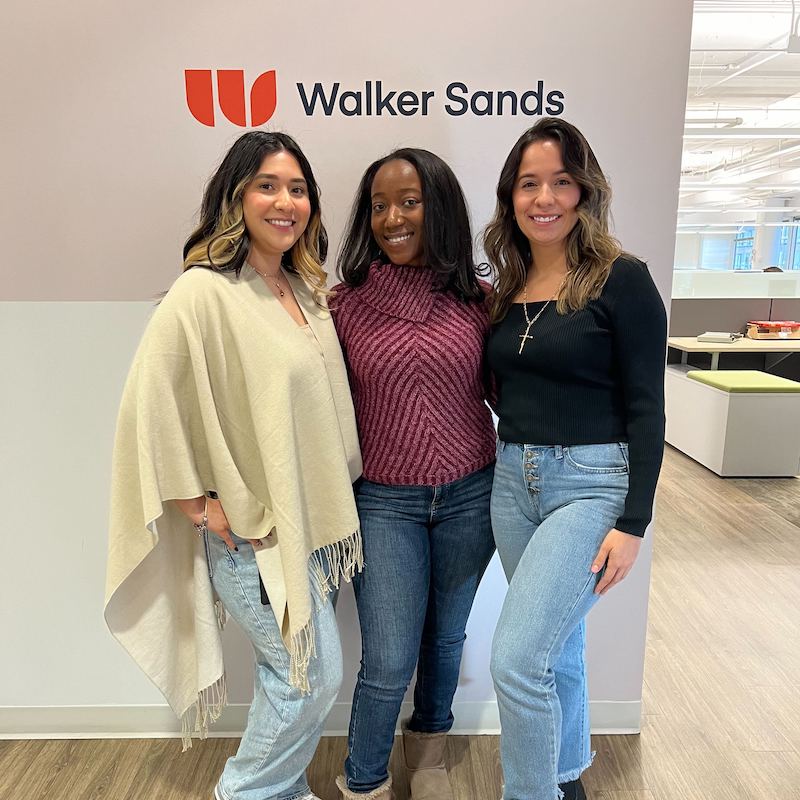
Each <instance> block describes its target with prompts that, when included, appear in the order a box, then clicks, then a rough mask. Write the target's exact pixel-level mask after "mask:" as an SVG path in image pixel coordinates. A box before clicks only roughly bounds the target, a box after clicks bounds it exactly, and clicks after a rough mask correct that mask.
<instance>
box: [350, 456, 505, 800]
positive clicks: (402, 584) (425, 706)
mask: <svg viewBox="0 0 800 800" xmlns="http://www.w3.org/2000/svg"><path fill="white" fill-rule="evenodd" d="M493 471H494V470H493V465H489V466H488V467H485V468H484V469H481V470H478V471H477V472H473V473H472V474H471V475H467V476H466V477H464V478H461V479H460V480H457V481H453V482H452V483H446V484H442V485H440V486H387V485H384V484H378V483H371V482H370V481H367V480H362V481H361V482H360V483H359V484H357V488H356V502H357V504H358V513H359V517H360V519H361V532H362V534H363V537H364V571H363V572H362V573H361V574H359V575H356V577H355V578H354V580H353V584H354V588H355V595H356V603H357V605H358V618H359V622H360V625H361V641H362V655H361V669H360V670H359V673H358V680H357V682H356V688H355V693H354V695H353V707H352V711H351V715H350V731H349V737H348V749H349V755H348V757H347V761H346V762H345V778H346V780H347V786H348V788H349V789H350V790H351V791H353V792H363V793H366V792H369V791H371V790H372V789H375V788H377V787H378V786H380V785H381V784H382V783H383V782H384V781H385V780H386V779H387V777H388V775H389V772H388V767H389V756H390V754H391V752H392V743H393V742H394V732H395V727H396V725H397V718H398V716H399V714H400V705H401V703H402V702H403V696H404V695H405V692H406V689H407V688H408V684H409V682H410V681H411V677H412V675H413V674H414V667H415V666H416V667H417V683H416V687H415V689H414V713H413V715H412V717H411V720H410V721H409V727H410V728H411V730H414V731H420V732H426V733H434V732H445V731H449V730H450V728H451V727H452V725H453V715H452V712H451V705H452V702H453V695H454V694H455V691H456V687H457V685H458V672H459V668H460V666H461V653H462V650H463V648H464V639H465V638H466V637H465V634H464V629H465V628H466V625H467V618H468V617H469V612H470V609H471V608H472V601H473V600H474V598H475V592H476V591H477V589H478V583H479V582H480V579H481V576H482V575H483V573H484V570H485V569H486V566H487V564H488V563H489V560H490V559H491V557H492V553H493V552H494V541H493V540H492V530H491V521H490V518H489V499H490V496H491V488H492V473H493Z"/></svg>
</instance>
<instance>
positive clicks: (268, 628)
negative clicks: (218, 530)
mask: <svg viewBox="0 0 800 800" xmlns="http://www.w3.org/2000/svg"><path fill="white" fill-rule="evenodd" d="M233 539H234V541H235V542H236V544H237V546H238V548H239V552H232V551H230V550H228V548H227V547H226V546H225V543H224V542H223V541H222V539H220V538H219V537H218V536H215V535H214V534H213V533H212V534H207V541H208V549H207V552H208V554H209V572H210V573H211V581H212V583H213V584H214V589H215V590H216V592H217V594H218V595H219V598H220V600H221V601H222V604H223V605H224V606H225V610H226V611H227V612H228V614H230V616H231V617H233V619H234V620H235V621H236V622H237V624H238V625H239V627H240V628H241V629H242V630H243V631H244V633H245V635H246V636H247V638H248V639H249V640H250V643H251V644H252V645H253V650H254V651H255V659H256V664H255V686H254V689H253V702H252V704H251V706H250V712H249V714H248V717H247V727H246V728H245V731H244V735H243V736H242V741H241V743H240V744H239V749H238V750H237V751H236V755H235V756H233V757H231V758H229V759H228V760H227V762H226V763H225V768H224V770H223V772H222V776H221V777H220V779H219V782H218V783H217V786H216V789H215V792H216V797H217V798H218V800H295V798H299V797H303V796H304V795H305V794H306V793H308V792H309V788H308V781H307V780H306V775H305V770H306V767H307V766H308V765H309V763H310V762H311V759H312V757H313V755H314V751H315V750H316V749H317V743H318V742H319V739H320V736H321V735H322V727H323V725H324V723H325V718H326V717H327V716H328V712H329V711H330V710H331V707H332V706H333V703H334V701H335V700H336V696H337V694H338V692H339V687H340V685H341V682H342V651H341V645H340V643H339V631H338V628H337V627H336V619H335V618H334V614H333V607H332V605H331V603H330V600H329V599H327V598H326V599H322V598H319V597H317V598H315V602H314V603H313V604H312V608H313V618H312V619H313V623H314V626H315V629H316V630H315V633H316V655H315V656H312V658H311V663H310V664H309V667H308V680H309V683H310V685H311V693H310V694H302V693H301V692H300V690H299V689H296V688H295V687H294V686H292V685H291V684H290V683H289V653H288V651H287V650H286V646H285V645H284V643H283V639H282V638H281V633H280V630H279V628H278V624H277V622H276V621H275V615H274V614H273V613H272V609H271V608H270V607H269V606H265V605H262V604H261V594H260V590H259V582H258V567H257V565H256V559H255V555H254V553H253V547H252V545H251V544H250V543H249V542H248V541H247V540H246V539H240V538H239V537H238V536H234V537H233ZM312 586H313V583H312Z"/></svg>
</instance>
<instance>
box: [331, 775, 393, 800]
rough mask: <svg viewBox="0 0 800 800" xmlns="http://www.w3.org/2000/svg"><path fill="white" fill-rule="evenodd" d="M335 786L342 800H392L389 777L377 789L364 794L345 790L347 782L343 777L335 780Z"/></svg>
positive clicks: (390, 777) (390, 779)
mask: <svg viewBox="0 0 800 800" xmlns="http://www.w3.org/2000/svg"><path fill="white" fill-rule="evenodd" d="M336 786H337V788H338V789H339V796H340V797H341V799H342V800H394V792H393V791H392V776H391V775H390V776H389V777H388V778H387V779H386V782H385V783H382V784H381V785H380V786H379V787H378V788H377V789H373V790H372V791H371V792H366V793H365V794H360V793H358V792H351V791H350V790H349V789H348V788H347V781H346V780H345V778H344V775H339V776H338V777H337V778H336Z"/></svg>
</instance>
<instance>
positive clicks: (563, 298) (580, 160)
mask: <svg viewBox="0 0 800 800" xmlns="http://www.w3.org/2000/svg"><path fill="white" fill-rule="evenodd" d="M541 141H552V142H555V143H556V144H558V146H559V147H560V149H561V159H562V161H563V162H564V169H566V171H567V172H568V173H569V174H570V176H571V177H572V179H573V180H574V181H576V182H577V183H578V185H579V186H580V188H581V198H580V200H579V202H578V206H577V208H576V212H577V215H578V221H577V222H576V223H575V227H574V228H573V229H572V230H571V231H570V233H569V236H567V240H566V243H565V248H566V258H567V277H566V280H565V282H564V285H563V286H562V288H561V291H560V292H559V294H558V298H557V302H556V309H557V311H558V313H559V314H567V313H570V312H572V311H578V310H580V309H582V308H585V307H586V304H587V303H588V302H589V301H590V300H594V299H596V298H597V297H599V296H600V292H601V291H602V290H603V286H604V285H605V282H606V280H607V279H608V275H609V273H610V271H611V265H612V264H613V263H614V259H615V258H617V257H618V256H619V255H620V254H621V253H622V249H621V247H620V244H619V242H618V241H617V240H616V239H615V238H614V237H613V236H612V235H611V233H610V232H609V209H610V206H611V186H610V185H609V183H608V181H607V180H606V177H605V175H604V174H603V171H602V169H600V164H599V163H598V162H597V158H596V157H595V154H594V152H593V151H592V148H591V147H590V146H589V143H588V142H587V141H586V139H585V137H584V136H583V134H582V133H581V132H580V131H579V130H578V129H577V128H576V127H575V126H574V125H572V124H570V123H569V122H566V121H565V120H563V119H560V118H558V117H544V118H542V119H541V120H539V121H538V122H537V123H536V124H535V125H534V126H533V127H532V128H529V129H528V130H527V131H525V133H523V134H522V136H520V137H519V139H518V140H517V142H516V144H515V145H514V146H513V147H512V148H511V152H510V153H509V154H508V157H507V158H506V161H505V164H503V169H502V170H501V172H500V179H499V180H498V182H497V206H496V208H495V212H494V217H493V218H492V221H491V222H490V223H489V224H488V225H487V227H486V230H485V231H484V235H483V245H484V249H485V251H486V256H487V258H488V259H489V263H490V264H491V266H492V268H493V269H494V271H495V273H496V275H497V282H496V285H495V291H494V294H493V295H492V299H491V306H490V316H491V320H492V322H498V321H499V320H501V319H503V317H504V316H505V315H506V313H507V312H508V309H509V307H510V306H511V304H512V303H513V302H514V298H515V297H516V296H517V294H519V292H520V291H521V290H522V287H523V286H524V285H525V280H526V278H527V274H528V269H529V267H530V266H531V264H532V263H533V256H532V255H531V248H530V243H529V242H528V240H527V239H526V237H525V236H524V234H523V233H522V231H521V230H520V229H519V226H518V225H517V221H516V218H515V216H514V203H513V199H512V193H513V191H514V184H515V183H516V180H517V174H518V172H519V166H520V163H521V161H522V157H523V154H524V153H525V150H526V148H527V147H528V146H529V145H531V144H533V143H534V142H541Z"/></svg>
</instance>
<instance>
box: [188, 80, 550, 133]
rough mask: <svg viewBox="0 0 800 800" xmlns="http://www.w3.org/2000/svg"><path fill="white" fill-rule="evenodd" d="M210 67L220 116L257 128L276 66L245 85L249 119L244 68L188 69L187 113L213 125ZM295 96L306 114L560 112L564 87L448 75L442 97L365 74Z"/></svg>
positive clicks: (266, 110)
mask: <svg viewBox="0 0 800 800" xmlns="http://www.w3.org/2000/svg"><path fill="white" fill-rule="evenodd" d="M214 72H216V86H217V102H218V104H219V108H220V111H222V114H223V116H224V117H225V118H226V119H227V120H228V121H229V122H232V123H233V124H234V125H239V126H240V127H243V128H244V127H248V125H249V127H251V128H257V127H259V126H260V125H264V124H265V123H266V122H268V121H269V120H270V119H271V118H272V115H273V114H274V113H275V108H276V106H277V98H278V94H277V81H276V74H275V70H274V69H272V70H269V72H263V73H262V74H261V75H259V76H258V77H257V78H256V79H255V81H254V82H253V85H252V86H251V87H250V96H249V98H250V106H249V107H250V120H249V123H248V119H247V108H246V105H247V103H246V92H245V82H244V70H241V69H218V70H210V69H187V70H185V77H186V103H187V104H188V106H189V111H191V112H192V116H193V117H194V118H195V119H196V120H197V121H198V122H202V123H203V125H208V126H211V127H213V126H214V125H215V124H216V122H215V119H216V117H215V110H214ZM295 88H296V91H297V100H298V101H299V105H300V109H301V110H302V112H303V113H304V114H305V115H306V116H307V117H316V116H324V117H332V116H339V115H341V116H343V117H397V116H402V117H416V116H421V117H427V116H428V115H429V114H430V113H432V111H434V110H435V109H436V108H437V107H441V108H442V109H443V110H444V111H445V113H446V114H449V115H450V116H451V117H461V116H464V115H465V114H468V115H471V116H475V117H502V116H518V115H524V116H528V117H532V116H541V115H542V114H547V115H549V116H559V115H560V114H563V113H564V92H562V91H560V90H559V89H552V90H550V91H545V82H544V81H542V80H539V81H536V84H535V88H529V89H527V90H525V91H522V92H518V91H514V90H511V89H499V90H498V89H492V90H486V89H475V90H473V89H471V88H470V87H469V86H467V84H466V83H462V82H461V81H453V82H451V83H449V84H447V86H445V87H444V90H443V91H442V94H443V100H440V99H439V95H438V93H437V91H436V90H434V89H426V90H423V91H411V90H410V89H398V88H394V87H388V86H386V85H385V84H384V82H383V81H380V80H365V81H364V83H363V84H358V85H357V86H343V85H342V84H341V83H340V82H339V81H334V82H331V83H323V82H321V81H317V82H316V83H313V84H308V85H307V84H305V83H296V84H295Z"/></svg>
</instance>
